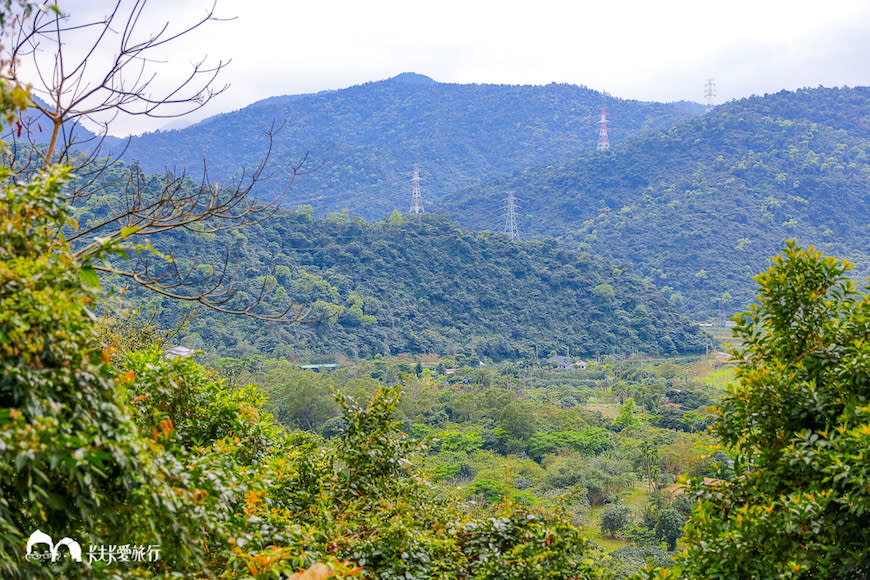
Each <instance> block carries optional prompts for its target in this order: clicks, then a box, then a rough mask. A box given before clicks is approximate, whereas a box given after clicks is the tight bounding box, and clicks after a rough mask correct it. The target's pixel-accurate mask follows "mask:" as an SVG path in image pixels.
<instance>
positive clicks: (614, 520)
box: [599, 504, 632, 536]
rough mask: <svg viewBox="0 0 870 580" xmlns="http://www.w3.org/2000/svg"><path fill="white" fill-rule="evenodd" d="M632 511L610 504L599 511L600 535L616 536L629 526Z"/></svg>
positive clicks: (622, 506) (625, 507)
mask: <svg viewBox="0 0 870 580" xmlns="http://www.w3.org/2000/svg"><path fill="white" fill-rule="evenodd" d="M631 520H632V511H631V508H630V507H629V506H627V505H620V504H610V505H609V506H607V507H605V508H604V509H603V510H602V511H601V520H600V524H599V525H600V526H601V533H603V534H607V535H608V536H618V535H619V534H620V533H621V532H622V530H624V529H625V528H627V527H628V525H629V524H631Z"/></svg>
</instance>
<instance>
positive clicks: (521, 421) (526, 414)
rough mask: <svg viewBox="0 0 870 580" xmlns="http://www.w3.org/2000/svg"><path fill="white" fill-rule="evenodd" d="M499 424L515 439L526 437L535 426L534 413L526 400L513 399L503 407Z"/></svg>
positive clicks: (532, 431)
mask: <svg viewBox="0 0 870 580" xmlns="http://www.w3.org/2000/svg"><path fill="white" fill-rule="evenodd" d="M499 425H500V426H501V428H502V429H504V430H505V431H507V432H508V433H510V434H511V435H512V436H513V437H515V438H516V439H523V440H525V439H528V438H529V437H531V436H532V433H534V432H535V429H536V428H537V422H536V421H535V413H534V410H533V408H532V405H531V403H530V402H528V401H513V402H511V403H509V404H508V406H507V407H505V408H504V411H503V412H502V414H501V417H500V418H499Z"/></svg>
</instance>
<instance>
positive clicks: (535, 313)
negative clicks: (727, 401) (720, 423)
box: [162, 212, 705, 359]
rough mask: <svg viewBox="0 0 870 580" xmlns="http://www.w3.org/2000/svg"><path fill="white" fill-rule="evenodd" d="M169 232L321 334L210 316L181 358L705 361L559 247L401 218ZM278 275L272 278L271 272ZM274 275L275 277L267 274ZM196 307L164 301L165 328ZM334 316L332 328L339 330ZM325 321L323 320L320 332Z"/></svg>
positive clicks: (591, 264)
mask: <svg viewBox="0 0 870 580" xmlns="http://www.w3.org/2000/svg"><path fill="white" fill-rule="evenodd" d="M203 241H204V240H203V239H202V236H201V235H198V234H192V233H190V232H173V234H172V239H171V241H170V242H169V244H171V247H172V248H173V249H174V250H175V251H177V252H178V254H184V255H185V256H186V257H187V258H188V259H189V260H194V259H195V260H197V261H198V262H200V263H212V264H213V263H219V262H220V261H221V260H222V258H223V250H224V248H225V247H229V248H230V249H231V251H232V252H233V253H234V254H235V255H237V256H238V260H239V265H240V267H239V272H244V275H243V276H242V275H240V279H241V283H242V284H244V282H245V280H247V282H248V283H249V285H248V287H247V288H246V291H248V292H251V293H253V292H255V291H256V290H255V289H252V288H251V285H250V283H251V282H253V281H254V280H259V281H263V280H264V278H262V276H264V275H266V276H267V278H266V279H265V280H266V282H267V283H268V284H269V292H268V294H269V301H270V304H271V305H274V306H276V307H279V306H280V305H281V304H286V303H287V302H288V301H290V300H292V301H295V302H298V303H301V304H314V310H313V312H312V313H311V314H310V315H309V317H308V318H309V319H315V320H318V321H317V322H314V323H309V324H305V323H303V324H301V325H289V324H279V323H266V324H264V323H263V322H262V321H259V320H252V319H249V318H246V317H233V316H223V315H220V314H216V313H214V312H210V311H206V312H202V313H200V314H198V315H197V316H195V317H194V318H193V320H192V321H191V322H190V324H189V325H188V326H187V327H186V328H185V329H184V330H183V332H182V338H183V340H184V342H185V344H190V345H191V346H197V347H199V348H203V349H204V350H209V351H210V350H213V349H215V350H216V352H219V353H222V354H223V355H226V353H231V354H232V353H235V354H236V355H241V354H248V353H259V354H266V355H272V356H288V357H295V356H303V357H305V356H311V355H312V354H318V353H320V354H340V355H343V356H347V357H351V358H359V357H363V358H365V357H372V356H374V355H376V354H378V353H384V354H396V353H411V354H424V353H440V354H448V353H449V354H451V355H452V354H455V353H464V354H465V355H467V356H471V355H474V356H479V357H491V358H494V359H502V358H505V357H520V356H522V357H534V356H535V353H536V348H537V352H538V353H539V354H540V355H542V356H544V357H545V356H546V355H547V353H548V352H550V351H552V350H556V351H557V352H560V353H564V352H565V350H566V349H568V348H570V352H571V354H574V355H583V356H594V355H597V354H608V353H632V352H641V353H662V354H672V353H678V352H679V353H683V352H697V351H699V350H702V349H703V348H704V344H705V337H704V335H703V334H702V333H701V332H700V330H699V329H698V327H697V326H696V325H693V324H691V323H690V322H689V321H688V320H686V319H684V318H682V317H681V316H679V315H678V314H677V312H676V309H675V308H673V307H672V306H671V305H670V304H668V303H667V301H666V300H665V299H664V298H663V297H662V295H661V293H659V292H658V291H656V290H655V289H654V288H653V287H652V286H650V285H648V284H646V283H644V282H642V281H641V280H639V279H638V278H637V277H635V276H633V275H631V274H628V273H626V272H623V271H621V270H619V269H617V268H613V267H612V266H611V265H608V264H607V263H605V262H603V261H601V260H599V259H597V258H593V257H590V256H588V255H586V254H581V253H578V252H574V251H570V250H566V249H563V248H559V247H558V246H557V245H556V243H555V242H553V241H544V242H522V243H514V242H510V241H509V240H508V239H507V238H506V237H505V236H503V235H502V234H495V233H492V232H477V233H475V232H465V231H462V230H460V229H459V227H458V226H457V225H456V224H455V222H452V221H451V220H449V219H448V218H447V217H445V216H439V215H435V214H425V215H422V216H410V215H406V216H404V217H402V216H400V215H399V214H398V213H396V214H394V215H393V216H392V218H391V219H390V220H388V221H382V222H377V223H373V224H369V223H367V222H365V221H363V220H362V219H360V218H355V219H353V220H351V219H348V218H347V217H346V216H345V215H343V214H339V215H333V216H332V217H330V218H328V219H318V218H315V217H313V216H312V215H311V214H309V213H305V212H288V213H282V214H280V215H277V216H274V217H273V218H271V219H270V220H268V221H263V222H261V223H259V224H256V225H254V226H251V227H249V228H248V229H246V230H244V232H241V231H233V232H225V233H224V234H221V235H218V236H216V237H210V238H209V239H208V240H207V241H208V243H202V242H203ZM273 266H274V269H272V267H273ZM270 272H272V274H273V275H272V276H269V273H270ZM187 309H188V306H186V305H184V304H179V303H177V302H171V301H167V302H166V303H165V304H164V306H163V310H162V316H163V321H164V324H166V326H168V327H171V326H173V325H174V324H177V322H178V320H180V319H181V317H182V315H183V313H184V312H185V311H186V310H187ZM330 315H331V316H330ZM325 317H326V318H325Z"/></svg>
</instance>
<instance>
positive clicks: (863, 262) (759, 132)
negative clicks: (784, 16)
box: [445, 87, 870, 352]
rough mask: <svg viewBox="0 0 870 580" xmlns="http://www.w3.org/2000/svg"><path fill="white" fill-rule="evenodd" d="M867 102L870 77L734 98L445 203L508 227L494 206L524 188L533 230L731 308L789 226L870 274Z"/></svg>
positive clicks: (694, 305) (703, 309) (700, 312)
mask: <svg viewBox="0 0 870 580" xmlns="http://www.w3.org/2000/svg"><path fill="white" fill-rule="evenodd" d="M868 111H870V89H868V87H854V88H846V87H844V88H830V89H827V88H814V89H802V90H799V91H794V92H789V91H781V92H779V93H776V94H769V95H764V96H757V97H752V98H748V99H743V100H739V101H733V102H730V103H726V104H723V105H722V106H720V107H717V108H716V110H715V111H712V112H710V113H708V114H706V115H703V116H701V117H697V118H694V119H691V120H689V121H686V122H682V123H679V124H676V125H674V126H672V127H670V128H667V129H664V130H656V131H651V132H649V133H647V134H645V135H640V136H636V137H633V138H631V139H628V140H626V142H624V143H623V144H622V145H621V146H618V147H614V148H612V149H611V150H610V151H609V152H607V153H606V154H602V153H599V152H594V153H592V152H590V153H583V154H581V155H578V156H575V157H572V158H566V159H564V160H562V161H561V162H557V163H551V164H547V165H544V164H542V165H541V166H540V167H537V168H532V169H526V170H525V171H522V172H516V173H514V174H512V175H510V176H507V177H503V178H501V179H499V180H497V181H490V182H487V183H486V184H485V185H481V186H477V187H475V188H473V189H469V190H466V191H462V192H459V193H458V194H457V195H454V196H451V197H450V198H449V199H448V200H446V201H445V209H446V210H447V211H449V212H450V214H451V215H453V216H455V217H456V219H457V220H459V221H460V222H461V223H462V224H464V225H467V226H470V227H475V228H479V229H496V228H501V225H502V224H500V223H498V221H497V219H496V216H498V215H500V214H499V213H498V211H497V208H499V207H500V205H501V204H502V203H503V201H504V199H505V198H506V197H507V195H508V193H509V192H512V193H515V194H516V195H517V196H520V197H522V199H523V200H524V201H523V205H522V209H523V215H521V216H520V221H519V224H518V226H519V229H520V231H521V232H523V235H524V237H525V236H529V237H534V236H553V237H558V238H559V239H561V240H564V242H565V243H566V244H569V245H577V244H579V245H580V246H581V247H582V248H585V249H587V250H588V251H590V252H593V253H595V254H598V255H602V256H606V257H608V258H611V259H614V260H616V261H617V262H619V263H626V264H630V265H631V267H632V268H633V270H634V272H635V273H637V274H639V275H641V276H644V277H646V278H648V279H649V280H650V281H651V282H652V283H653V284H655V285H656V286H657V287H658V288H660V289H661V290H662V291H663V292H664V293H665V294H666V296H667V297H668V298H669V300H670V302H671V303H673V304H674V305H676V306H678V307H679V308H680V309H681V310H682V311H683V312H687V313H691V314H692V315H693V316H695V317H697V318H701V317H703V318H707V319H714V318H718V319H719V320H724V318H725V317H727V316H729V315H730V314H731V313H732V312H734V311H735V310H738V309H743V308H746V307H748V305H749V304H750V303H751V302H752V298H753V292H754V288H753V284H752V282H751V280H750V277H751V276H752V275H754V274H756V273H757V272H759V271H761V270H762V269H763V268H765V267H766V266H768V265H769V264H768V259H769V257H770V256H771V255H773V254H775V253H776V252H777V251H778V250H779V248H780V247H782V244H783V241H784V240H785V239H788V238H796V239H797V240H798V241H800V242H801V243H803V244H814V245H815V246H816V247H819V248H821V249H823V250H824V251H825V252H827V253H833V254H836V255H840V256H844V257H848V258H849V259H850V260H851V261H852V262H855V263H856V265H857V268H856V270H857V272H858V274H859V275H860V277H863V276H864V275H867V274H868V273H870V254H868V249H867V245H866V243H865V240H866V224H867V222H868V212H867V208H868V207H870V204H868V189H867V171H868V162H870V113H868ZM614 118H617V117H614ZM628 312H629V313H630V314H633V313H632V312H631V310H628ZM651 312H654V311H651ZM637 316H640V313H638V314H637ZM572 352H573V349H572Z"/></svg>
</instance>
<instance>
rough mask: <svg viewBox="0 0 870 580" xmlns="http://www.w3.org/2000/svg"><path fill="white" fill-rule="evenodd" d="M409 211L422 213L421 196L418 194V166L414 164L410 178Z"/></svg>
mask: <svg viewBox="0 0 870 580" xmlns="http://www.w3.org/2000/svg"><path fill="white" fill-rule="evenodd" d="M411 183H412V184H413V187H412V188H411V213H423V196H422V195H420V167H419V166H417V165H416V164H415V165H414V177H413V178H412V179H411Z"/></svg>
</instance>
